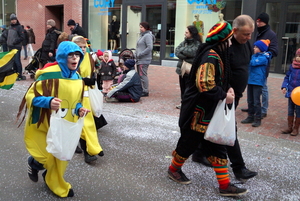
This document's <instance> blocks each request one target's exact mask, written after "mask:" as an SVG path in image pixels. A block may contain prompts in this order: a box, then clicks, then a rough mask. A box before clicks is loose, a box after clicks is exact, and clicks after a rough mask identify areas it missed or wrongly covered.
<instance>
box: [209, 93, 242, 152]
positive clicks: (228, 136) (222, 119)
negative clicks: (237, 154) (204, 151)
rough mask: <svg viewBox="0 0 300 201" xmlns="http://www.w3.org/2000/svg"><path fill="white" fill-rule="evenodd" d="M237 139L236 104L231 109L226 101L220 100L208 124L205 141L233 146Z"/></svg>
mask: <svg viewBox="0 0 300 201" xmlns="http://www.w3.org/2000/svg"><path fill="white" fill-rule="evenodd" d="M235 138H236V135H235V109H234V102H233V104H232V108H231V109H229V108H228V105H227V104H226V99H224V100H223V101H221V100H220V101H219V103H218V105H217V107H216V109H215V112H214V114H213V117H212V119H211V121H210V123H209V124H208V128H207V130H206V132H205V135H204V139H206V140H208V141H211V142H213V143H216V144H221V145H229V146H233V145H234V142H235Z"/></svg>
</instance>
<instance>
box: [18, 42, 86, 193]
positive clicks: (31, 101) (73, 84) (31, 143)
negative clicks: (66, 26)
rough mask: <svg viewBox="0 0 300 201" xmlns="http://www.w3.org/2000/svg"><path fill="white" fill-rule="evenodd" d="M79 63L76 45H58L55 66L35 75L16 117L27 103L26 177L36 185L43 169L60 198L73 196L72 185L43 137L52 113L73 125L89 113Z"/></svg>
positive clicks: (43, 69) (66, 162)
mask: <svg viewBox="0 0 300 201" xmlns="http://www.w3.org/2000/svg"><path fill="white" fill-rule="evenodd" d="M82 59H83V53H82V51H81V49H80V48H79V47H78V45H76V44H74V43H72V42H69V41H64V42H62V43H60V45H59V47H58V49H57V54H56V62H54V63H49V64H46V65H45V67H43V68H42V69H39V70H38V71H37V72H36V77H35V78H36V81H35V82H34V83H33V84H32V85H31V86H30V87H29V89H28V91H27V92H26V94H25V99H23V102H22V103H21V106H20V110H19V113H18V117H19V116H20V111H21V108H22V107H23V106H24V104H25V101H26V105H27V109H28V116H27V119H26V125H25V136H24V140H25V145H26V149H27V150H28V152H29V153H30V155H31V156H30V157H29V158H28V176H29V178H30V179H31V180H32V181H34V182H37V181H38V172H39V170H43V169H46V170H45V171H44V172H43V174H42V176H43V177H44V180H45V183H46V184H47V186H48V187H49V189H50V190H51V191H52V192H53V193H54V194H56V195H57V196H59V197H73V196H74V191H73V189H72V186H71V184H70V183H68V182H66V181H65V179H64V177H63V176H64V173H65V171H66V168H67V165H68V161H61V160H59V159H57V158H56V157H54V156H53V155H52V154H50V153H48V152H47V150H46V146H47V143H46V136H47V131H48V129H49V120H50V114H51V111H52V110H58V109H60V110H61V111H62V112H63V115H64V116H63V117H62V118H65V119H66V120H68V121H72V122H76V121H77V120H78V116H80V117H82V116H84V113H89V112H90V110H88V109H86V108H83V107H82V103H81V102H82V97H83V88H84V84H83V81H82V78H81V76H80V75H79V74H78V73H77V72H76V71H77V70H78V67H79V65H80V63H81V61H82ZM22 105H23V106H22ZM62 134H63V133H62Z"/></svg>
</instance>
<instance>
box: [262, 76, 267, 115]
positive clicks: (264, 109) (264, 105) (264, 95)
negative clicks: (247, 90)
mask: <svg viewBox="0 0 300 201" xmlns="http://www.w3.org/2000/svg"><path fill="white" fill-rule="evenodd" d="M261 99H262V107H261V113H262V114H267V113H268V107H269V92H268V86H267V79H266V81H265V84H264V86H263V88H262V98H261Z"/></svg>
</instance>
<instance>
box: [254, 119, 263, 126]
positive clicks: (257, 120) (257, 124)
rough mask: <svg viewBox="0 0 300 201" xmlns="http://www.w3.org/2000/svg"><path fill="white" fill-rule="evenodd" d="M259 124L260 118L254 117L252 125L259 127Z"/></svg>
mask: <svg viewBox="0 0 300 201" xmlns="http://www.w3.org/2000/svg"><path fill="white" fill-rule="evenodd" d="M260 125H261V120H260V119H256V120H254V122H253V123H252V127H259V126H260Z"/></svg>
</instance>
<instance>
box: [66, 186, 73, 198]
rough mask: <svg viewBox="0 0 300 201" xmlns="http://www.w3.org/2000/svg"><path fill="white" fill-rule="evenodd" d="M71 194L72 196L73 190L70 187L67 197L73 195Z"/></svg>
mask: <svg viewBox="0 0 300 201" xmlns="http://www.w3.org/2000/svg"><path fill="white" fill-rule="evenodd" d="M73 196H74V191H73V189H72V188H71V189H70V190H69V193H68V195H67V197H73Z"/></svg>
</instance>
